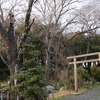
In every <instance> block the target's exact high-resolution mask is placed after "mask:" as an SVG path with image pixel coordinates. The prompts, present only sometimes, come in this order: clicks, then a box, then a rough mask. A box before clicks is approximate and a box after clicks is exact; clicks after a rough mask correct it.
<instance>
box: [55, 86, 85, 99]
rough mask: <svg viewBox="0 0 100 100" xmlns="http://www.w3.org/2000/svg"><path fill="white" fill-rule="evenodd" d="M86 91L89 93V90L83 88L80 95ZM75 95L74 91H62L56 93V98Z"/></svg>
mask: <svg viewBox="0 0 100 100" xmlns="http://www.w3.org/2000/svg"><path fill="white" fill-rule="evenodd" d="M85 91H87V89H85V88H82V89H80V90H79V92H80V93H83V92H85ZM73 93H74V91H73V90H62V91H58V92H56V93H54V97H55V98H59V97H65V96H68V95H71V94H73Z"/></svg>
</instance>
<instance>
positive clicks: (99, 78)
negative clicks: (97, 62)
mask: <svg viewBox="0 0 100 100" xmlns="http://www.w3.org/2000/svg"><path fill="white" fill-rule="evenodd" d="M91 75H92V77H93V78H94V79H95V81H96V82H100V69H99V68H98V67H96V66H93V67H92V68H91Z"/></svg>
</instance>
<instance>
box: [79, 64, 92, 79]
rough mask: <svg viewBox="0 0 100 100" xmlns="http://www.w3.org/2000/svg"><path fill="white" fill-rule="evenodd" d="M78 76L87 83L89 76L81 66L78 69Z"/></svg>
mask: <svg viewBox="0 0 100 100" xmlns="http://www.w3.org/2000/svg"><path fill="white" fill-rule="evenodd" d="M78 76H79V77H80V78H81V79H82V80H84V81H89V80H90V75H89V73H88V71H87V70H86V69H84V68H83V67H82V66H80V67H79V68H78Z"/></svg>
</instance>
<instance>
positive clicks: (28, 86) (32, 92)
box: [11, 44, 45, 100]
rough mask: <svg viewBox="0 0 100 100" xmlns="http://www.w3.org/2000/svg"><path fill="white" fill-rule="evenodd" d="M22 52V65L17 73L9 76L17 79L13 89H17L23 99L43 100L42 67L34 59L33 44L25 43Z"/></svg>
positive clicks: (35, 53)
mask: <svg viewBox="0 0 100 100" xmlns="http://www.w3.org/2000/svg"><path fill="white" fill-rule="evenodd" d="M22 54H23V57H24V61H23V67H22V68H21V69H20V72H19V73H18V74H16V75H14V76H13V77H12V78H11V80H13V79H14V78H17V79H18V84H17V86H16V87H14V88H13V89H14V90H17V91H18V92H19V94H20V96H21V97H23V98H24V100H44V99H45V97H44V90H43V87H44V86H45V84H44V82H43V73H44V69H43V67H42V66H41V65H40V64H38V63H37V62H36V61H35V57H36V56H37V51H36V50H35V47H34V46H33V45H31V44H25V45H23V50H22Z"/></svg>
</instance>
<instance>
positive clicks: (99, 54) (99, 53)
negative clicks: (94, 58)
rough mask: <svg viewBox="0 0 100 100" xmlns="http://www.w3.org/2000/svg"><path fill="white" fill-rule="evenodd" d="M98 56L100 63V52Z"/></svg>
mask: <svg viewBox="0 0 100 100" xmlns="http://www.w3.org/2000/svg"><path fill="white" fill-rule="evenodd" d="M98 56H99V63H100V53H99V54H98Z"/></svg>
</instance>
